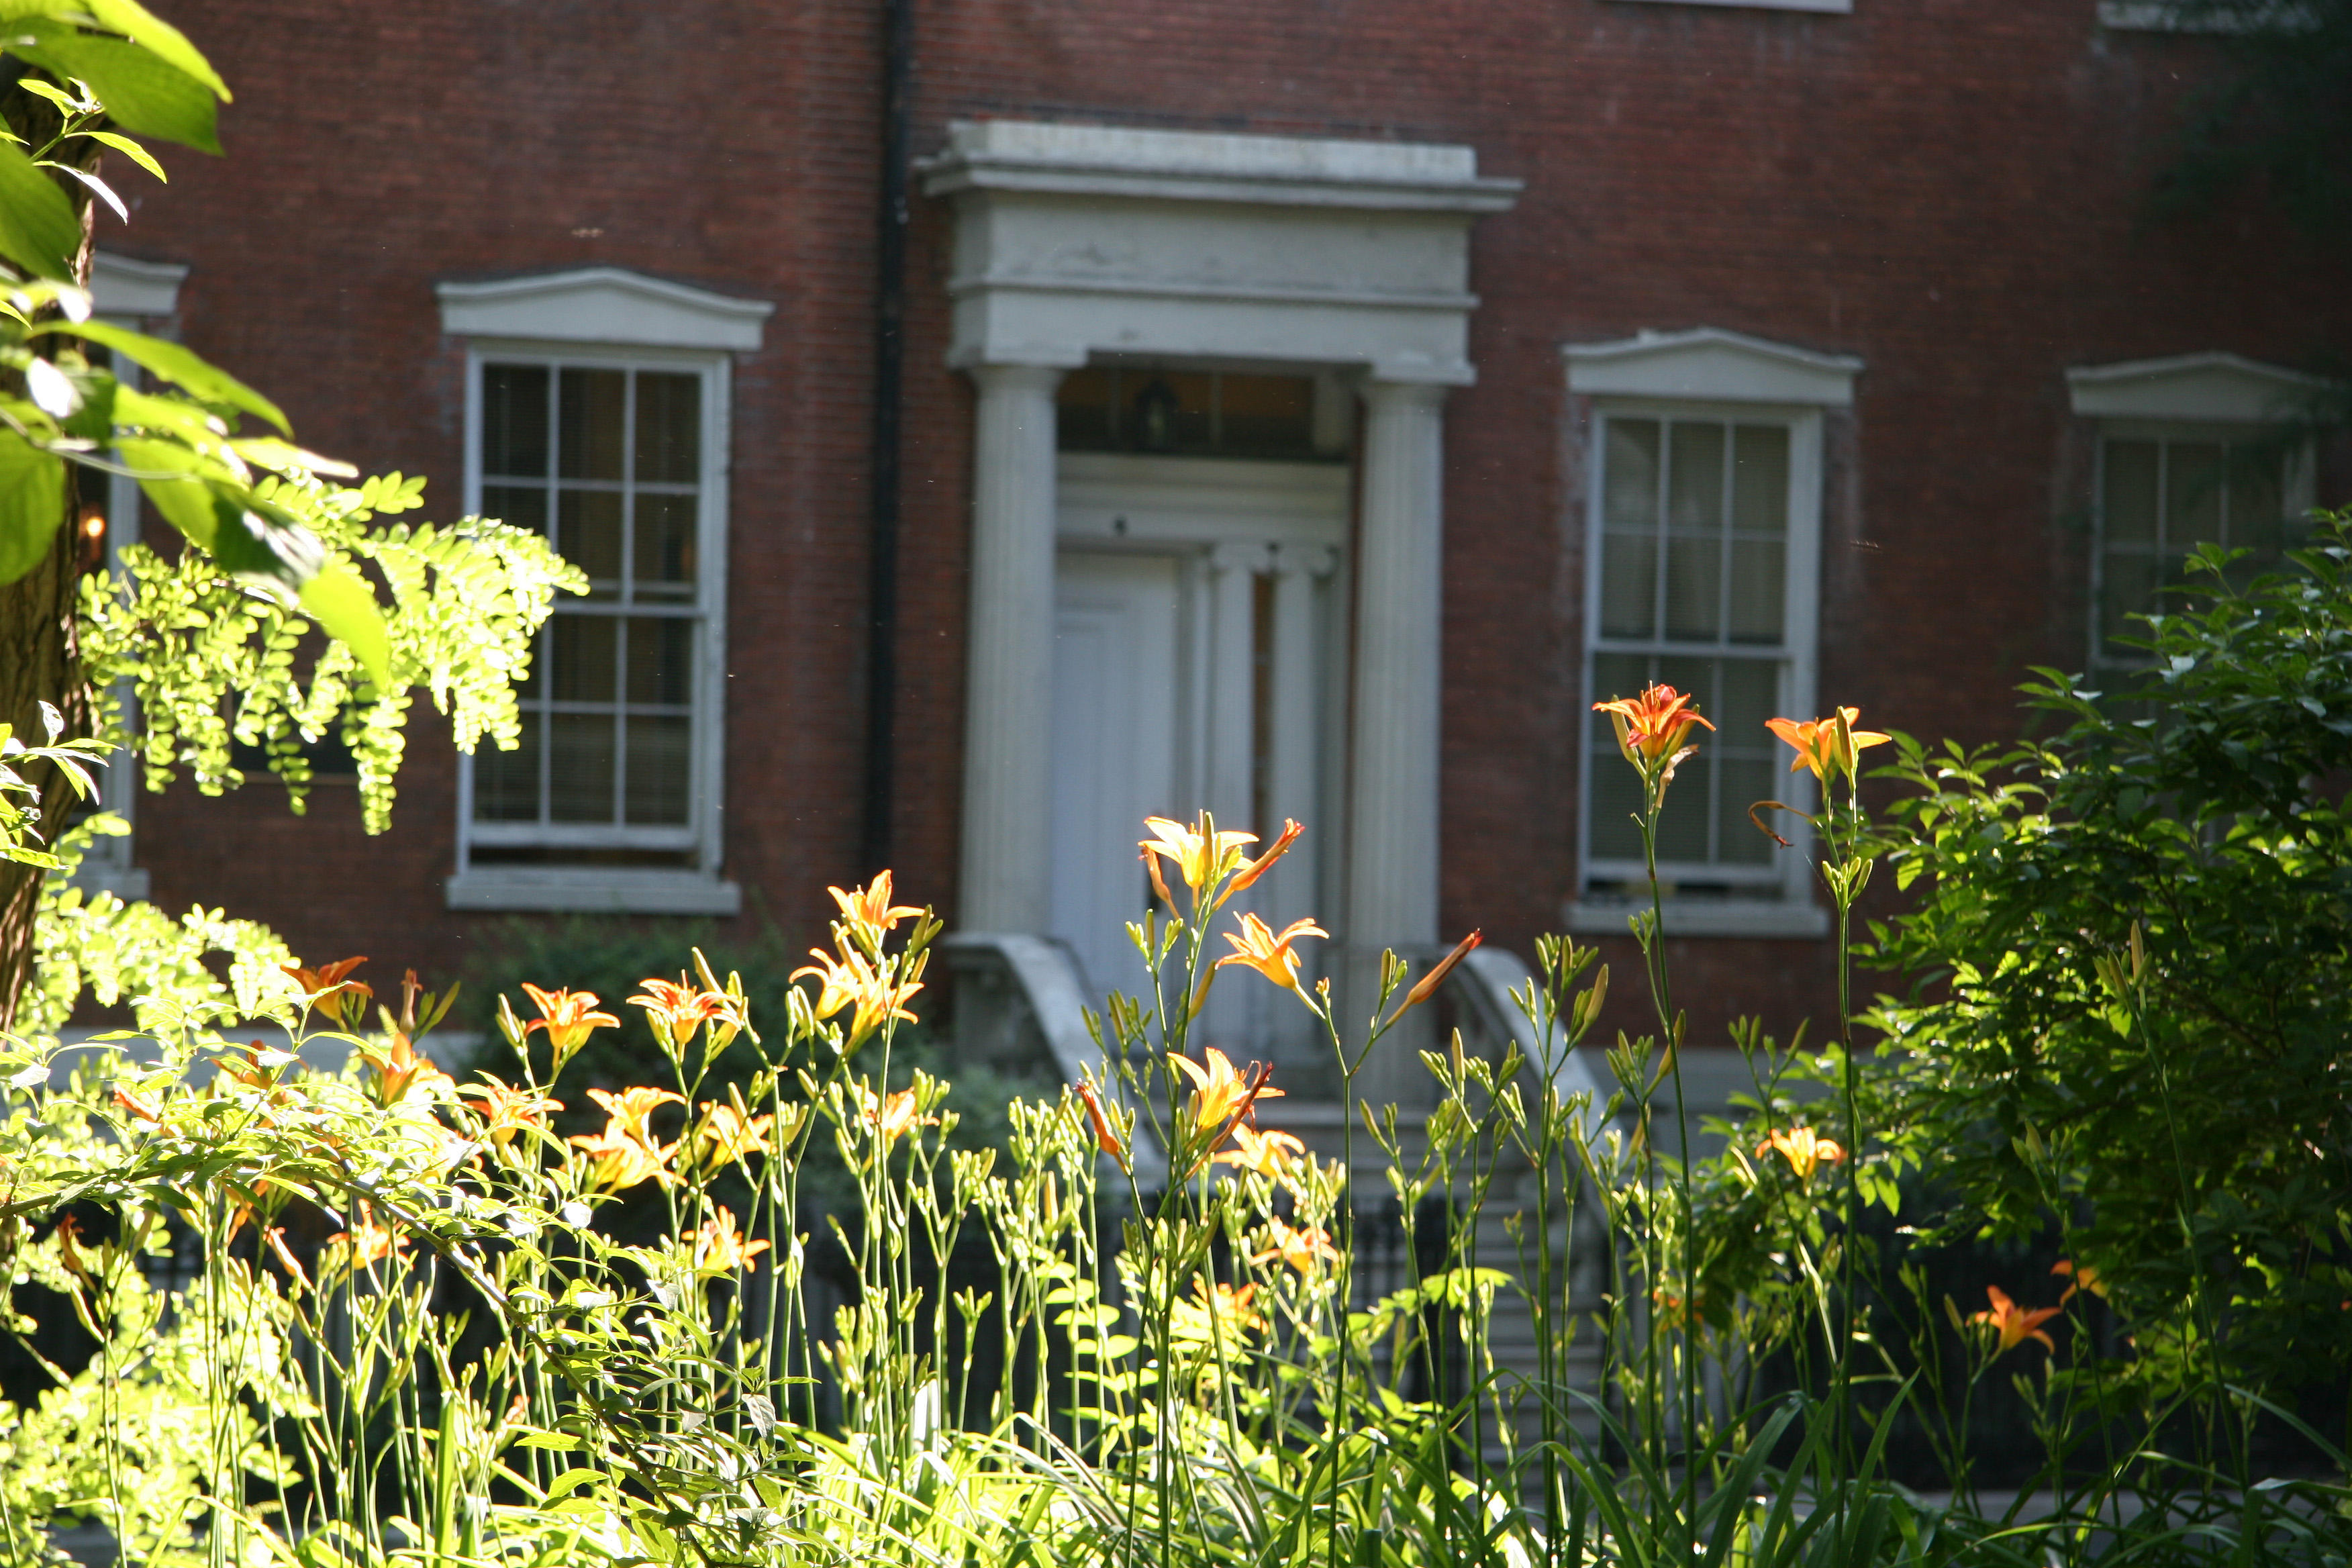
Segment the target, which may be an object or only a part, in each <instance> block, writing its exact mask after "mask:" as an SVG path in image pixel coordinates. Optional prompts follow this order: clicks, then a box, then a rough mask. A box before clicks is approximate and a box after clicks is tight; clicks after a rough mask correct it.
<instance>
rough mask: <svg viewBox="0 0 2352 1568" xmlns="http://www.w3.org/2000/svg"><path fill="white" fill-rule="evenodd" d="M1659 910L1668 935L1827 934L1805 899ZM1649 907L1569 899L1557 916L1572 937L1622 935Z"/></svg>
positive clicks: (1684, 903) (1668, 903)
mask: <svg viewBox="0 0 2352 1568" xmlns="http://www.w3.org/2000/svg"><path fill="white" fill-rule="evenodd" d="M1661 907H1662V908H1663V910H1664V914H1665V932H1666V934H1667V935H1668V936H1730V937H1742V936H1744V937H1754V938H1758V939H1760V940H1765V941H1772V940H1780V941H1802V942H1814V941H1818V940H1819V939H1821V938H1822V937H1825V936H1827V935H1829V934H1830V912H1829V910H1825V909H1823V908H1822V906H1821V905H1819V904H1817V903H1814V902H1813V901H1812V900H1811V899H1805V900H1778V901H1775V900H1764V899H1668V900H1665V902H1664V905H1663V906H1661ZM1649 908H1650V906H1649V905H1648V904H1646V903H1643V902H1640V901H1639V900H1633V899H1571V900H1569V902H1568V904H1567V905H1566V907H1565V908H1564V909H1563V910H1562V911H1561V912H1562V918H1563V919H1564V920H1565V921H1566V922H1567V925H1568V929H1569V930H1570V931H1571V932H1573V933H1574V934H1576V935H1578V936H1625V935H1628V934H1630V933H1631V932H1632V931H1633V923H1632V922H1633V917H1634V916H1635V915H1637V914H1643V913H1646V912H1647V911H1648V910H1649Z"/></svg>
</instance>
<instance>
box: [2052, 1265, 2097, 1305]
mask: <svg viewBox="0 0 2352 1568" xmlns="http://www.w3.org/2000/svg"><path fill="white" fill-rule="evenodd" d="M2050 1272H2051V1273H2053V1274H2063V1275H2064V1276H2065V1277H2066V1279H2067V1284H2066V1293H2065V1294H2064V1295H2063V1296H2061V1297H2059V1298H2058V1304H2059V1305H2060V1306H2062V1307H2063V1306H2064V1305H2065V1304H2066V1303H2067V1302H2069V1301H2071V1300H2074V1292H2076V1291H2077V1290H2088V1291H2089V1292H2090V1293H2091V1294H2092V1295H2094V1296H2096V1297H2097V1298H2098V1299H2099V1300H2102V1301H2104V1300H2106V1299H2107V1282H2106V1281H2105V1279H2100V1278H2099V1270H2098V1268H2097V1266H2096V1265H2095V1264H2089V1263H2077V1262H2075V1261H2074V1259H2073V1258H2060V1259H2059V1260H2058V1261H2057V1262H2055V1263H2053V1264H2052V1265H2051V1266H2050Z"/></svg>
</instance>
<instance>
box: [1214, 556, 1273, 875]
mask: <svg viewBox="0 0 2352 1568" xmlns="http://www.w3.org/2000/svg"><path fill="white" fill-rule="evenodd" d="M1208 568H1209V573H1208V575H1209V583H1208V588H1209V627H1210V629H1209V647H1208V661H1207V662H1208V676H1209V681H1208V684H1209V722H1208V732H1207V734H1206V735H1204V736H1203V737H1202V739H1203V741H1204V742H1206V745H1207V749H1208V763H1209V765H1208V770H1207V785H1208V790H1207V797H1206V799H1205V801H1204V802H1203V804H1205V805H1207V806H1208V808H1209V809H1210V810H1211V811H1212V812H1213V813H1215V814H1216V818H1217V826H1218V827H1219V828H1221V829H1223V830H1226V831H1233V830H1235V829H1238V830H1240V831H1242V832H1244V833H1248V832H1255V833H1258V834H1264V833H1265V824H1264V823H1262V822H1254V821H1252V820H1251V818H1252V817H1253V816H1255V813H1254V812H1253V810H1252V809H1251V808H1252V806H1253V805H1255V802H1254V800H1253V798H1252V797H1253V796H1254V795H1255V793H1256V792H1255V789H1253V788H1252V785H1253V784H1254V783H1255V778H1254V774H1255V772H1256V763H1257V735H1256V729H1257V724H1256V720H1257V702H1256V698H1257V679H1256V677H1257V669H1256V663H1257V659H1256V655H1257V574H1258V573H1259V572H1260V571H1262V570H1264V569H1265V545H1263V544H1236V543H1225V544H1220V545H1218V546H1216V547H1215V548H1214V549H1213V550H1211V551H1210V552H1209V562H1208Z"/></svg>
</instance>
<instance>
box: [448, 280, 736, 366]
mask: <svg viewBox="0 0 2352 1568" xmlns="http://www.w3.org/2000/svg"><path fill="white" fill-rule="evenodd" d="M434 293H435V294H436V295H437V296H439V298H440V300H441V330H442V331H445V332H446V333H448V334H449V335H450V336H452V337H468V338H509V339H516V340H521V341H527V342H564V343H613V344H621V345H627V346H644V347H661V348H677V349H706V350H713V351H731V352H733V353H751V352H753V351H755V350H756V349H758V348H759V346H760V341H761V332H762V330H763V328H764V326H765V323H766V321H767V319H768V317H769V316H770V315H771V314H772V313H773V311H774V310H775V306H773V305H772V304H770V303H768V302H767V301H766V300H738V299H735V298H733V297H731V296H730V295H725V294H714V293H711V292H710V291H709V289H690V288H688V287H687V286H686V285H685V284H683V283H671V282H667V281H665V280H664V279H659V278H648V277H646V276H645V275H644V274H643V273H638V272H628V271H625V270H623V269H622V268H618V267H587V268H580V269H579V270H577V271H573V272H545V273H540V274H537V275H534V276H532V277H529V278H501V279H494V280H492V281H489V282H485V283H438V284H436V285H435V286H434Z"/></svg>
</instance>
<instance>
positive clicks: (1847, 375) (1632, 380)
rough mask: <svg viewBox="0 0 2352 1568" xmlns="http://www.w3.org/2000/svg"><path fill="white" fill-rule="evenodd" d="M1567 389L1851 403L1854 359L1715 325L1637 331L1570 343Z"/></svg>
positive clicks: (1857, 368)
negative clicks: (1612, 338) (1611, 338)
mask: <svg viewBox="0 0 2352 1568" xmlns="http://www.w3.org/2000/svg"><path fill="white" fill-rule="evenodd" d="M1561 353H1563V354H1564V355H1565V356H1566V358H1567V360H1568V389H1569V391H1570V392H1573V393H1577V394H1580V395H1588V396H1595V397H1655V398H1667V399H1673V400H1675V401H1678V402H1679V401H1684V400H1687V399H1692V398H1698V399H1703V400H1705V401H1707V402H1711V403H1778V404H1784V405H1811V406H1814V407H1820V408H1851V407H1853V378H1854V377H1855V376H1857V375H1859V374H1862V361H1860V360H1859V359H1856V358H1854V357H1853V355H1851V354H1831V353H1819V352H1818V351H1816V350H1813V349H1803V348H1797V347H1794V346H1793V345H1790V344H1788V343H1776V342H1767V341H1766V340H1765V339H1762V338H1751V337H1749V336H1748V335H1747V334H1746V333H1744V332H1732V331H1724V330H1723V329H1722V328H1720V327H1693V328H1691V329H1690V330H1688V331H1679V332H1656V331H1644V332H1641V333H1638V334H1636V335H1635V336H1633V337H1630V338H1619V339H1617V340H1615V341H1613V342H1604V343H1570V344H1569V345H1568V346H1567V347H1566V348H1564V349H1563V350H1562V351H1561Z"/></svg>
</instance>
